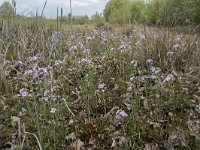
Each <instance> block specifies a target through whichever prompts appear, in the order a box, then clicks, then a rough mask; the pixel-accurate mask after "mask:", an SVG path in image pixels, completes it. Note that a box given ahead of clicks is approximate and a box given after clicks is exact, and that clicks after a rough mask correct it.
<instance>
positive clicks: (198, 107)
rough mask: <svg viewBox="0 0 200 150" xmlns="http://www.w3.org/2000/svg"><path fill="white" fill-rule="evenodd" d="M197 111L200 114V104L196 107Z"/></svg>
mask: <svg viewBox="0 0 200 150" xmlns="http://www.w3.org/2000/svg"><path fill="white" fill-rule="evenodd" d="M195 110H196V111H197V112H198V113H199V114H200V104H198V105H196V108H195Z"/></svg>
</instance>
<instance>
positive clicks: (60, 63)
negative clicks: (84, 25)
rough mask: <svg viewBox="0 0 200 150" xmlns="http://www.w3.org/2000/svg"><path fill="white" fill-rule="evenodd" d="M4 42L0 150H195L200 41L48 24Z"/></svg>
mask: <svg viewBox="0 0 200 150" xmlns="http://www.w3.org/2000/svg"><path fill="white" fill-rule="evenodd" d="M113 28H114V27H113ZM1 33H2V34H1V36H0V54H1V56H2V57H1V60H0V63H1V64H0V67H1V68H0V71H1V72H0V75H1V78H0V84H1V85H0V114H1V115H0V146H1V145H5V143H6V142H11V143H12V144H13V146H18V147H26V148H28V149H36V148H38V146H39V145H41V147H42V149H48V150H51V149H52V150H54V149H67V148H69V149H77V148H76V146H77V145H82V147H85V148H86V149H89V148H92V149H95V148H96V149H111V148H113V149H148V148H150V147H151V148H150V149H156V148H160V149H162V148H163V149H170V148H175V149H193V150H196V149H198V148H199V145H198V142H199V140H200V137H199V126H198V124H199V112H198V111H200V110H199V108H197V106H198V105H199V104H200V99H199V96H200V91H199V90H200V89H199V81H200V72H199V69H200V68H199V66H200V64H199V58H200V45H199V42H200V41H199V35H198V34H196V35H194V34H185V33H176V32H171V31H170V30H167V29H159V28H152V27H147V26H143V27H140V26H136V27H133V26H130V27H128V28H126V29H125V30H122V31H121V29H120V30H118V29H112V30H109V29H107V30H104V29H95V30H91V29H90V30H89V29H88V30H85V31H84V30H83V31H82V30H80V31H78V30H73V31H70V32H68V30H67V31H65V30H59V31H56V29H55V30H54V29H50V28H49V27H47V26H45V25H43V26H41V27H40V28H36V27H35V26H22V25H19V26H17V25H16V26H10V27H9V28H6V29H5V28H4V29H3V30H2V31H1ZM170 52H172V53H173V54H172V53H170ZM34 56H36V57H35V58H34ZM150 59H151V60H152V61H153V62H152V63H151V60H150ZM20 61H21V62H20ZM136 62H137V63H136ZM153 67H155V68H153ZM156 67H157V68H156ZM155 69H157V72H156V71H155ZM159 69H160V70H159ZM158 70H159V71H158ZM20 94H21V95H20ZM13 116H15V118H14V119H13ZM23 141H24V142H23ZM81 141H82V142H83V143H82V142H81ZM77 143H78V144H77Z"/></svg>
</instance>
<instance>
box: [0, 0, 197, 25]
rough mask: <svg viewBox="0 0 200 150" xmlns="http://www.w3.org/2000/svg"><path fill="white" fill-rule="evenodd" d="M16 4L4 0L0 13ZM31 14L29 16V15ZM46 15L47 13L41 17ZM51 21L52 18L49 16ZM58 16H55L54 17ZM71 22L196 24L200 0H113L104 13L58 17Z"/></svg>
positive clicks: (11, 10) (11, 12)
mask: <svg viewBox="0 0 200 150" xmlns="http://www.w3.org/2000/svg"><path fill="white" fill-rule="evenodd" d="M14 5H15V4H10V3H9V2H4V3H3V4H2V5H1V6H0V17H1V18H2V17H4V18H5V17H8V16H9V17H10V16H14V14H15V6H14ZM17 16H18V17H23V18H29V19H30V18H35V15H32V16H31V17H30V14H28V15H26V14H20V15H17ZM27 16H29V17H27ZM42 18H43V19H44V18H45V17H42ZM48 20H49V21H52V19H48ZM54 20H55V19H54ZM58 20H59V21H61V22H62V23H66V24H69V23H72V24H90V23H95V24H97V25H103V24H104V23H105V22H109V23H114V24H116V23H117V24H126V23H146V24H152V25H167V26H175V25H191V24H192V25H193V24H199V23H200V0H110V1H109V2H108V3H107V4H106V6H105V9H104V12H103V14H99V13H96V14H94V15H93V16H91V17H89V16H87V15H84V16H73V15H71V14H69V15H64V16H61V15H60V13H59V14H58V18H57V21H58Z"/></svg>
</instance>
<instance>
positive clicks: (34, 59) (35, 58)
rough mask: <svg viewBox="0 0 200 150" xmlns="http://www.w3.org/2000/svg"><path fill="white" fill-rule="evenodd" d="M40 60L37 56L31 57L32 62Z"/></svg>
mask: <svg viewBox="0 0 200 150" xmlns="http://www.w3.org/2000/svg"><path fill="white" fill-rule="evenodd" d="M38 58H39V57H37V56H33V57H29V59H30V61H36V60H37V59H38Z"/></svg>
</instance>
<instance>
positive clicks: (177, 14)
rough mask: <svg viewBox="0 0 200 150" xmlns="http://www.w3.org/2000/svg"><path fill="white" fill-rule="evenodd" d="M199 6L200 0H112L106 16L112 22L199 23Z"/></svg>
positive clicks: (106, 9) (107, 6)
mask: <svg viewBox="0 0 200 150" xmlns="http://www.w3.org/2000/svg"><path fill="white" fill-rule="evenodd" d="M199 6H200V0H148V1H147V0H110V1H109V2H108V3H107V4H106V7H105V9H104V16H105V19H106V21H108V22H110V23H127V22H139V23H141V22H143V23H148V24H160V25H185V24H186V25H188V24H199V23H200V7H199Z"/></svg>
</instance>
